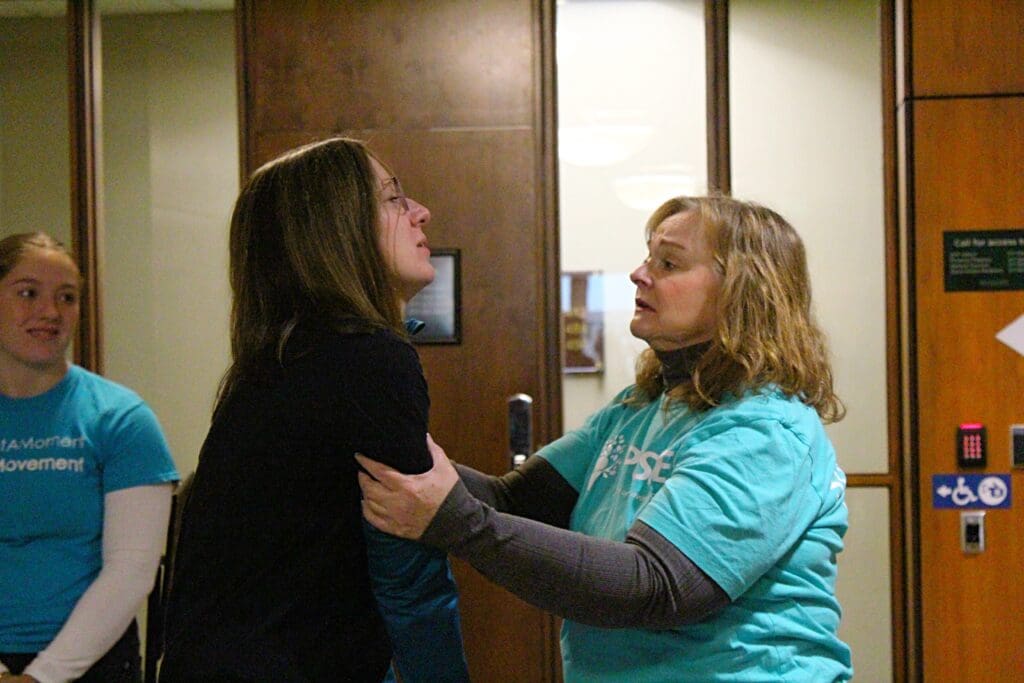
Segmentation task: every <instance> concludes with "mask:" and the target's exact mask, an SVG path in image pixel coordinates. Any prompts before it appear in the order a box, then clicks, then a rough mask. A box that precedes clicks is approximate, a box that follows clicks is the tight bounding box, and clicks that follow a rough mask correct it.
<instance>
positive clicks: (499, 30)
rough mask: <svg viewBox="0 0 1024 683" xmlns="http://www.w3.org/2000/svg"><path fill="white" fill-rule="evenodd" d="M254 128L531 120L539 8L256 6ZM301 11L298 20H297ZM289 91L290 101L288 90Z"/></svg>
mask: <svg viewBox="0 0 1024 683" xmlns="http://www.w3.org/2000/svg"><path fill="white" fill-rule="evenodd" d="M249 8H250V12H249V13H248V16H247V27H246V33H247V38H246V42H247V45H248V49H250V50H251V51H253V52H256V53H259V54H261V55H264V56H265V58H264V59H263V60H261V62H260V63H258V64H253V69H252V70H251V72H250V73H249V82H248V87H249V89H250V93H251V97H252V99H253V102H256V103H260V104H261V106H260V107H259V108H257V109H256V110H254V111H253V112H252V114H253V119H252V121H251V123H252V125H253V126H254V127H255V128H256V129H257V130H267V129H271V130H273V129H277V130H281V129H285V130H339V131H341V130H349V129H355V128H359V129H389V128H396V127H397V128H414V129H423V128H431V127H450V126H493V125H510V124H519V125H521V124H532V123H533V116H534V104H533V99H532V97H533V88H534V78H533V73H534V72H533V69H534V66H533V65H534V61H533V60H534V45H533V33H532V30H531V27H532V21H533V3H531V2H526V1H517V2H509V1H508V0H443V1H431V2H409V1H408V0H365V1H363V2H336V1H335V2H323V1H322V0H319V1H306V2H253V3H251V4H250V5H249ZM297 18H298V20H297ZM285 93H288V96H283V95H284V94H285Z"/></svg>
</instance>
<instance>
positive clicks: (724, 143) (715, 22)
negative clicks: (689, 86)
mask: <svg viewBox="0 0 1024 683" xmlns="http://www.w3.org/2000/svg"><path fill="white" fill-rule="evenodd" d="M704 50H705V59H704V62H705V73H706V81H707V83H706V85H705V93H706V97H707V136H708V190H709V191H711V192H714V191H718V192H722V193H724V194H730V193H731V192H732V168H731V165H730V152H729V0H704Z"/></svg>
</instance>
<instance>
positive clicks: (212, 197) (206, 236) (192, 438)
mask: <svg viewBox="0 0 1024 683" xmlns="http://www.w3.org/2000/svg"><path fill="white" fill-rule="evenodd" d="M221 5H222V7H221V9H218V10H215V11H195V12H171V13H165V12H163V10H165V9H166V8H167V7H169V5H167V3H156V2H145V3H142V2H135V3H131V5H130V12H122V11H121V10H120V9H119V7H128V6H127V5H125V3H121V2H100V11H101V18H102V24H101V27H102V34H103V48H102V49H103V119H102V120H103V136H102V137H103V169H102V178H103V182H102V187H103V202H104V214H103V216H104V219H103V220H104V241H103V257H104V290H103V294H104V310H103V315H104V320H103V323H104V360H105V366H106V374H107V375H108V376H110V377H111V378H112V379H114V380H116V381H119V382H122V383H124V384H126V385H127V386H129V387H131V388H132V389H134V390H135V391H137V392H139V394H141V395H142V396H143V398H145V399H146V400H147V401H148V402H149V403H150V405H151V406H152V408H153V409H154V411H155V412H156V414H157V416H158V417H159V418H160V421H161V424H162V425H163V427H164V430H165V433H166V435H167V439H168V441H169V443H170V446H171V451H172V453H173V454H174V457H175V460H176V461H177V463H178V466H179V468H180V469H181V470H182V472H187V471H190V470H193V469H194V468H195V463H196V461H197V457H198V452H199V448H200V447H201V445H202V441H203V439H204V438H205V436H206V430H207V428H208V426H209V423H210V412H211V409H212V407H213V400H214V397H215V393H216V389H217V386H218V383H219V381H220V378H221V376H222V374H223V373H224V371H225V369H226V368H227V365H228V359H229V355H230V352H229V346H230V345H229V341H228V319H229V314H230V291H229V286H228V282H227V268H228V256H227V236H228V223H229V220H230V214H231V207H232V204H233V202H234V198H235V196H236V195H237V193H238V177H239V172H238V163H239V161H238V159H239V155H238V115H237V111H238V110H237V93H236V84H235V32H234V31H235V23H234V13H233V11H232V7H231V4H230V3H227V5H226V6H225V5H223V3H221ZM152 9H160V10H161V11H159V12H153V11H147V10H152Z"/></svg>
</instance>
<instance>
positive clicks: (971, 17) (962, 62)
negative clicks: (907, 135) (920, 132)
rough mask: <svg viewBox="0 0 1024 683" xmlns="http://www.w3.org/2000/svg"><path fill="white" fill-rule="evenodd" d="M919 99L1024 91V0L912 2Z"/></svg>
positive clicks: (916, 83)
mask: <svg viewBox="0 0 1024 683" xmlns="http://www.w3.org/2000/svg"><path fill="white" fill-rule="evenodd" d="M910 6H911V22H912V23H911V26H912V38H911V39H912V41H913V44H912V48H911V49H912V50H913V94H914V96H916V97H926V96H942V95H951V94H958V95H966V94H991V93H1024V0H970V2H964V1H963V0H910Z"/></svg>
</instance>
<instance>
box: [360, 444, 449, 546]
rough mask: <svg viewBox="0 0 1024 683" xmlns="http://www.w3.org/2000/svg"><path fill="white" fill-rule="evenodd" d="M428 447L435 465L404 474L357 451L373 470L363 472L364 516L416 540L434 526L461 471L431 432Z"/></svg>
mask: <svg viewBox="0 0 1024 683" xmlns="http://www.w3.org/2000/svg"><path fill="white" fill-rule="evenodd" d="M427 448H428V449H429V450H430V455H431V456H432V457H433V459H434V466H433V467H432V468H431V469H430V470H428V471H426V472H424V473H423V474H402V473H401V472H399V471H398V470H396V469H393V468H391V467H388V466H387V465H383V464H381V463H379V462H377V461H376V460H370V459H369V458H367V457H366V456H364V455H359V454H358V453H357V454H356V461H357V462H358V463H359V464H360V465H362V467H363V468H364V469H365V470H366V472H369V473H370V474H369V475H367V474H366V472H360V473H359V488H361V489H362V490H363V516H364V517H366V520H367V521H368V522H369V523H370V524H372V525H373V526H375V527H377V528H378V529H380V530H381V531H383V532H385V533H389V534H391V535H392V536H398V537H400V538H408V539H412V540H414V541H415V540H418V539H419V537H420V536H422V535H423V532H424V531H426V529H427V527H428V526H430V522H431V520H433V519H434V515H435V514H437V510H438V508H440V507H441V503H443V502H444V499H445V498H446V497H447V496H448V493H449V492H450V491H451V490H452V488H453V487H454V486H455V483H456V482H457V481H458V480H459V473H458V472H456V471H455V468H454V467H453V466H452V464H451V462H450V461H449V460H448V456H447V455H445V453H444V451H443V450H442V449H441V447H440V446H438V445H437V444H436V443H434V440H433V439H431V438H430V435H429V434H427Z"/></svg>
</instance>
